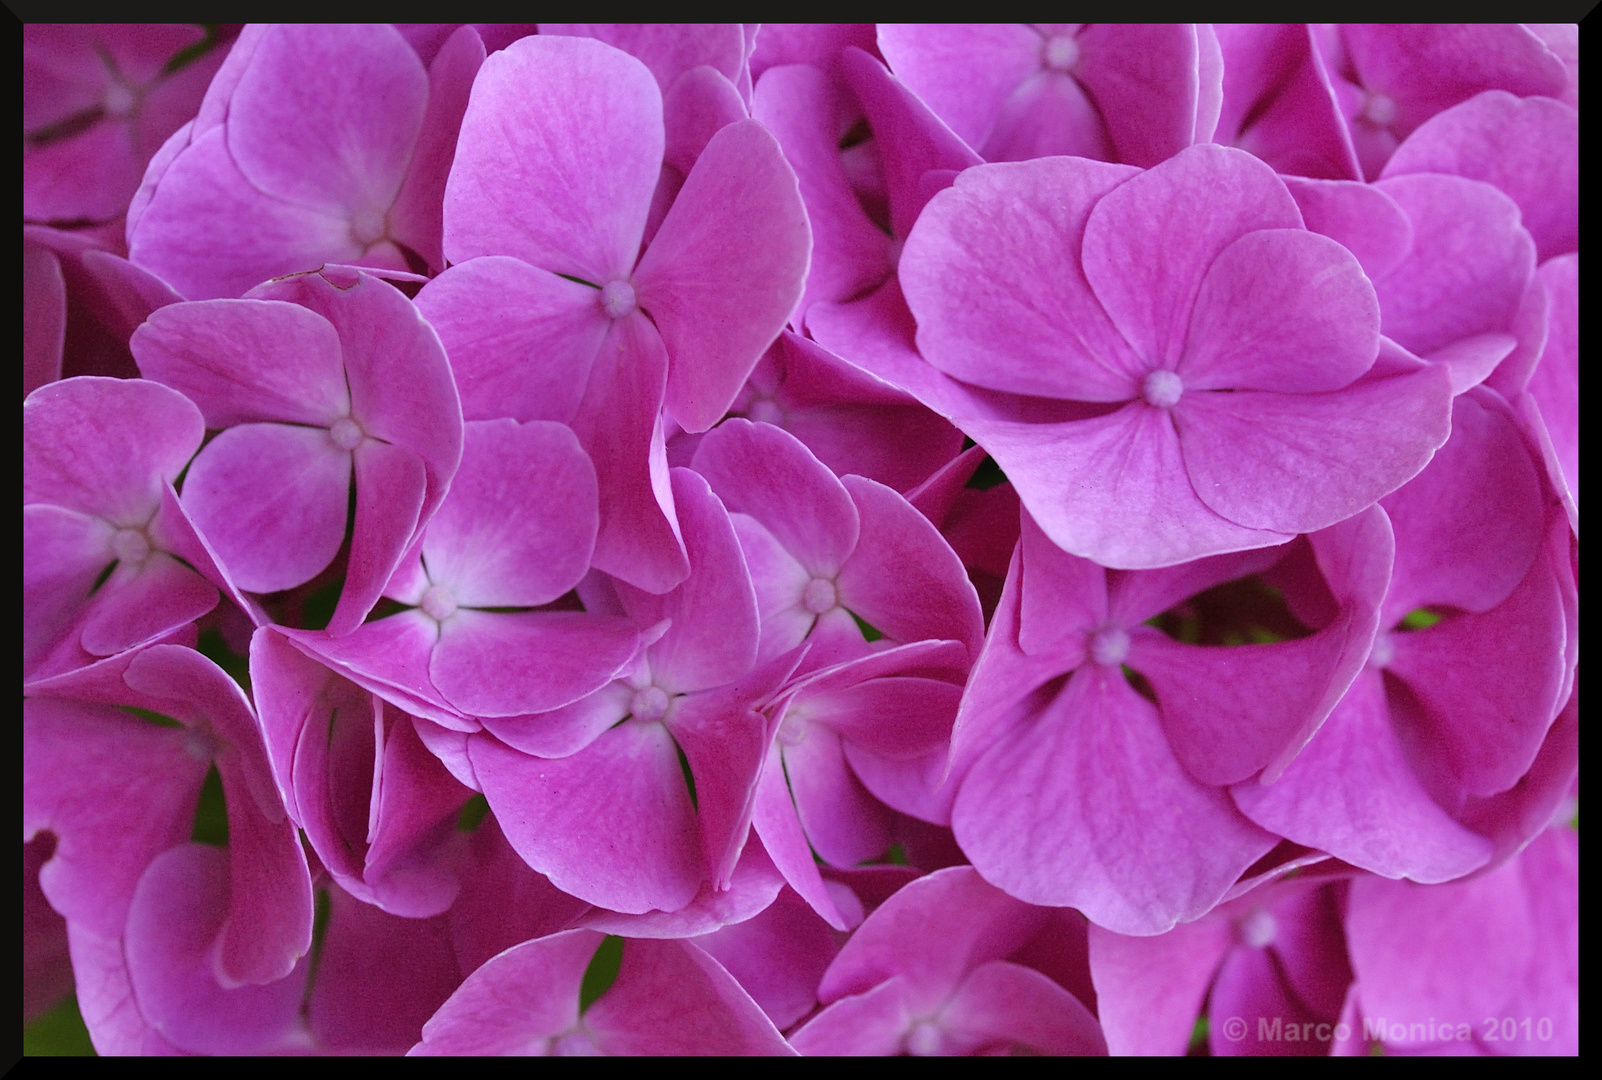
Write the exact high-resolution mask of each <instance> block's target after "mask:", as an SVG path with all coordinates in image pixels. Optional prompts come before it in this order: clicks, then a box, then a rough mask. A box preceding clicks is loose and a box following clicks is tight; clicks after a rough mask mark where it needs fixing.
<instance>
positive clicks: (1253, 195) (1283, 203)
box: [1059, 136, 1302, 369]
mask: <svg viewBox="0 0 1602 1080" xmlns="http://www.w3.org/2000/svg"><path fill="white" fill-rule="evenodd" d="M1187 138H1188V136H1187ZM1301 227H1302V215H1301V212H1300V211H1298V210H1297V209H1296V202H1295V200H1294V199H1292V198H1291V196H1290V193H1289V192H1288V191H1286V190H1285V185H1284V184H1283V183H1282V182H1281V181H1280V179H1279V178H1278V177H1277V176H1275V175H1274V172H1273V170H1272V169H1270V168H1269V167H1268V166H1267V165H1264V164H1263V163H1262V162H1261V161H1258V160H1257V159H1256V158H1254V157H1252V156H1251V155H1249V154H1246V153H1243V152H1242V151H1239V150H1234V149H1230V148H1229V147H1223V146H1211V145H1207V146H1194V147H1191V148H1190V149H1188V150H1185V151H1183V152H1181V153H1179V154H1177V155H1176V156H1175V157H1173V158H1170V159H1169V160H1168V161H1165V162H1163V163H1162V164H1161V165H1158V166H1157V167H1156V168H1153V169H1148V170H1147V171H1146V172H1144V173H1141V174H1140V175H1139V176H1137V177H1136V178H1135V179H1133V180H1130V181H1128V182H1127V183H1125V184H1123V185H1122V186H1121V187H1119V188H1118V189H1117V190H1116V191H1114V192H1111V193H1109V194H1108V195H1106V197H1104V198H1103V199H1102V200H1101V201H1100V202H1098V203H1097V204H1096V206H1095V208H1094V209H1093V210H1091V212H1090V216H1089V217H1088V219H1085V224H1084V275H1085V277H1086V279H1087V280H1088V281H1089V282H1090V287H1091V288H1092V289H1093V290H1094V291H1095V295H1096V297H1097V298H1098V299H1099V300H1100V301H1101V303H1102V305H1103V306H1104V307H1105V308H1106V310H1107V314H1108V316H1110V317H1111V319H1112V322H1113V324H1114V325H1115V326H1117V327H1118V329H1119V331H1121V332H1122V333H1123V335H1124V337H1125V338H1127V339H1128V341H1129V344H1130V346H1132V347H1133V349H1134V351H1135V353H1136V354H1138V355H1139V356H1141V357H1142V359H1143V360H1145V361H1146V363H1147V364H1148V366H1149V365H1151V364H1158V365H1160V366H1163V367H1172V366H1173V365H1174V363H1175V362H1177V361H1178V360H1179V357H1180V354H1181V352H1182V350H1183V349H1184V344H1185V334H1186V329H1187V327H1188V326H1189V323H1190V317H1191V309H1192V308H1193V307H1194V306H1195V303H1196V295H1197V292H1198V291H1199V290H1200V288H1201V284H1202V280H1203V277H1204V275H1205V274H1206V272H1207V268H1208V267H1209V266H1211V265H1212V263H1213V260H1214V259H1216V258H1217V257H1218V255H1219V253H1220V252H1222V251H1223V250H1224V249H1225V248H1226V247H1228V246H1229V245H1230V244H1232V243H1234V242H1235V241H1236V240H1238V239H1240V238H1241V237H1242V236H1244V235H1245V234H1246V233H1248V232H1252V231H1255V230H1257V229H1297V228H1301ZM1059 258H1060V256H1059ZM1070 258H1071V255H1070ZM1148 369H1149V367H1148Z"/></svg>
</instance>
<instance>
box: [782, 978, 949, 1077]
mask: <svg viewBox="0 0 1602 1080" xmlns="http://www.w3.org/2000/svg"><path fill="white" fill-rule="evenodd" d="M927 997H928V995H927V994H926V993H920V992H919V990H918V989H915V988H914V987H913V986H912V983H911V980H910V979H908V978H907V976H905V975H895V976H892V977H891V978H889V979H886V980H885V981H884V982H882V983H880V984H879V985H877V986H874V987H871V988H869V989H867V990H866V991H865V992H863V993H861V994H857V995H854V996H852V997H845V998H841V999H839V1000H838V1001H835V1002H833V1003H832V1004H830V1005H829V1007H828V1008H826V1009H824V1010H823V1011H822V1012H820V1013H818V1014H817V1015H816V1016H814V1017H813V1018H812V1019H810V1020H808V1021H807V1022H806V1023H805V1024H804V1025H803V1026H802V1027H801V1029H800V1030H799V1031H797V1032H796V1033H795V1034H794V1035H792V1036H790V1044H791V1045H792V1046H794V1047H795V1048H796V1050H797V1052H799V1053H800V1054H802V1055H803V1056H806V1057H844V1056H847V1055H849V1056H851V1057H866V1056H870V1055H871V1056H874V1057H894V1056H896V1055H897V1054H900V1053H901V1052H902V1051H903V1050H904V1049H905V1047H904V1046H903V1042H904V1040H905V1038H906V1033H907V1029H908V1028H910V1027H911V1026H912V1024H913V1023H914V1020H915V1018H916V1017H917V1015H918V1013H919V1012H920V1011H922V1007H926V1006H927V1005H928V1002H927V1001H926V1000H925V999H926V998H927Z"/></svg>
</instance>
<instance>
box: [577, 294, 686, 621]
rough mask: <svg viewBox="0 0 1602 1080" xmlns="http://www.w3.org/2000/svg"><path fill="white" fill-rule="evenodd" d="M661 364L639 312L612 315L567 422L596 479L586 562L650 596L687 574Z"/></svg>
mask: <svg viewBox="0 0 1602 1080" xmlns="http://www.w3.org/2000/svg"><path fill="white" fill-rule="evenodd" d="M667 368H668V356H667V349H666V348H665V347H664V346H663V344H662V338H661V335H659V334H658V333H657V331H656V328H655V327H654V326H652V325H651V323H650V321H649V320H648V319H646V318H645V316H643V315H640V314H634V315H628V316H625V317H624V318H621V319H619V320H617V321H616V322H615V323H613V324H612V329H611V331H609V332H608V334H607V336H606V339H605V341H603V342H602V344H601V349H600V352H599V353H597V354H596V358H595V365H594V367H593V368H592V369H591V371H590V381H589V385H588V386H587V387H586V388H585V390H584V400H583V403H582V404H581V405H580V406H579V411H578V414H577V415H576V416H575V417H574V418H573V422H572V428H573V431H574V432H575V433H576V434H577V435H578V438H579V442H580V443H582V444H583V446H584V449H585V451H586V452H587V453H588V454H589V455H590V460H591V462H593V463H594V465H595V476H596V480H597V481H598V482H599V484H600V509H601V525H600V532H599V534H598V535H597V536H596V538H595V555H594V558H593V560H592V562H593V564H594V566H595V567H596V569H599V570H604V571H606V572H607V573H609V574H612V575H613V576H615V577H619V578H622V579H623V580H624V581H627V582H628V583H629V584H631V585H634V586H636V587H638V588H641V589H644V590H646V591H647V592H654V593H665V592H667V591H668V590H669V589H671V588H673V587H674V586H675V585H677V584H678V583H679V582H681V581H683V580H684V579H685V577H687V576H688V575H689V572H690V563H689V557H688V556H687V555H685V553H684V541H683V539H682V538H681V537H680V536H679V526H678V517H677V515H676V514H675V513H674V509H673V490H672V482H671V480H670V479H669V477H668V465H667V447H666V445H665V443H664V442H663V436H662V418H661V408H662V395H663V393H664V392H665V387H666V386H667Z"/></svg>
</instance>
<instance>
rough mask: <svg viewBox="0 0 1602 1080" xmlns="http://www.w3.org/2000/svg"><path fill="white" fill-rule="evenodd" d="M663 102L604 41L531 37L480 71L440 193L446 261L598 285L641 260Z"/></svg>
mask: <svg viewBox="0 0 1602 1080" xmlns="http://www.w3.org/2000/svg"><path fill="white" fill-rule="evenodd" d="M662 146H663V131H662V93H661V91H660V90H659V89H658V88H657V85H656V80H655V79H653V78H652V77H651V73H650V72H649V71H648V70H647V69H646V67H645V65H644V64H642V63H640V62H639V61H638V60H636V59H634V58H633V57H631V56H628V55H625V54H623V53H620V52H618V51H617V50H616V49H612V48H609V47H607V46H605V45H602V44H601V43H600V42H596V41H590V40H587V39H584V38H572V37H547V36H535V37H526V38H523V39H522V40H520V41H517V42H514V43H513V44H512V45H510V46H509V47H507V48H505V49H502V50H501V51H499V52H497V53H495V54H494V55H492V56H491V57H490V58H489V59H487V60H485V61H484V66H483V67H482V68H480V69H479V76H478V79H477V80H476V82H475V83H474V85H473V96H472V100H471V101H469V103H468V106H467V114H466V115H465V116H464V117H463V118H462V134H461V138H460V140H459V141H458V142H457V144H456V161H455V164H453V165H452V167H451V175H450V180H449V181H448V182H447V183H446V185H445V257H446V258H447V259H449V260H450V261H451V262H453V263H456V262H465V261H466V260H468V259H470V258H472V257H474V256H475V255H512V256H515V257H517V258H520V259H522V260H523V261H525V262H528V263H532V264H533V265H535V266H538V267H542V268H544V269H546V270H550V271H553V272H555V273H558V274H568V275H571V276H573V277H577V278H581V279H583V280H584V281H587V282H589V283H591V284H593V285H596V286H601V285H605V284H607V283H608V282H610V281H613V280H616V279H620V278H625V277H627V276H628V274H629V271H631V270H632V269H633V268H634V260H635V258H636V256H637V255H638V253H639V245H640V236H641V233H642V231H643V230H644V228H645V215H646V211H647V209H648V208H649V207H650V204H651V193H652V192H653V191H654V190H655V189H656V181H657V173H658V171H659V170H660V167H661V164H662Z"/></svg>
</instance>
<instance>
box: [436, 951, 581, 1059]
mask: <svg viewBox="0 0 1602 1080" xmlns="http://www.w3.org/2000/svg"><path fill="white" fill-rule="evenodd" d="M601 940H602V936H601V935H600V934H597V933H595V932H594V931H592V930H569V931H566V932H565V933H560V934H552V935H551V936H549V937H543V938H540V939H539V940H537V941H526V942H524V943H523V944H521V945H518V946H516V947H515V948H512V949H508V950H507V951H506V952H504V953H502V954H501V955H500V956H498V957H496V958H495V959H493V960H492V961H490V962H489V963H487V964H485V965H484V966H483V967H481V968H479V969H478V970H477V971H475V972H473V974H471V975H469V976H468V977H467V981H466V982H464V983H462V985H461V986H460V987H459V988H457V990H456V992H455V993H454V994H452V995H451V996H450V999H449V1000H448V1001H446V1002H445V1004H444V1005H441V1006H440V1009H439V1011H438V1012H437V1013H435V1014H434V1016H433V1017H432V1018H431V1019H430V1020H429V1021H428V1023H426V1024H424V1025H423V1041H422V1042H420V1043H418V1044H417V1045H416V1046H414V1047H412V1049H411V1051H410V1053H411V1055H414V1056H419V1057H433V1056H436V1055H451V1056H455V1055H458V1054H475V1055H478V1054H497V1053H498V1054H521V1053H527V1052H528V1049H529V1044H530V1043H531V1042H533V1041H534V1040H536V1039H549V1038H550V1037H551V1036H554V1035H557V1034H560V1033H561V1032H562V1031H564V1030H566V1029H567V1028H570V1027H572V1026H573V1025H574V1024H575V1023H577V1022H578V1005H579V984H580V982H581V981H582V980H583V978H584V969H585V968H586V967H587V966H588V965H589V962H590V958H591V957H593V956H594V955H595V950H596V948H597V947H598V946H599V945H600V944H601Z"/></svg>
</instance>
